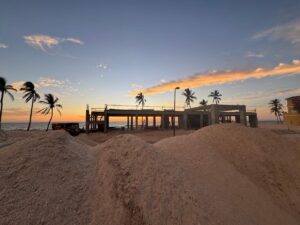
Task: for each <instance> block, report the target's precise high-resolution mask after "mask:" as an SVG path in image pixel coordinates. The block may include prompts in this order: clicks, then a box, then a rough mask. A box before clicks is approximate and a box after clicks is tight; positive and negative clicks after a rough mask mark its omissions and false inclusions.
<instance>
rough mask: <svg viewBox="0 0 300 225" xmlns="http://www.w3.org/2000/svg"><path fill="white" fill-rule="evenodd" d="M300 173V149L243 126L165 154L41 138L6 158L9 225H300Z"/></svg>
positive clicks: (194, 138)
mask: <svg viewBox="0 0 300 225" xmlns="http://www.w3.org/2000/svg"><path fill="white" fill-rule="evenodd" d="M83 140H84V141H83ZM299 169H300V145H299V140H298V142H297V140H290V139H288V138H285V137H284V136H279V135H277V134H275V133H272V132H270V131H268V130H264V129H251V128H245V127H242V126H238V125H217V126H210V127H207V128H203V129H201V130H199V131H196V132H194V133H192V134H190V135H186V136H180V137H175V138H168V139H164V140H162V141H160V142H157V143H155V144H149V143H146V142H145V141H143V140H142V139H140V138H138V137H136V136H133V135H119V136H117V137H114V138H112V139H110V140H108V141H106V142H104V143H103V144H99V145H96V144H95V143H94V142H86V138H84V139H80V138H76V139H75V138H73V137H70V136H68V135H67V134H66V133H63V132H50V133H48V134H45V133H44V134H36V135H33V137H27V138H23V139H22V141H18V142H17V143H15V144H11V145H8V146H5V147H3V148H0V172H1V173H0V174H1V175H0V201H1V204H0V224H95V225H96V224H105V225H113V224H126V225H129V224H136V225H138V224H139V225H140V224H161V225H167V224H170V225H171V224H172V225H174V224H212V225H213V224H228V225H231V224H243V225H247V224H264V225H268V224H270V225H276V224H278V225H279V224H285V225H292V224H295V225H296V224H299V221H300V175H299V171H300V170H299Z"/></svg>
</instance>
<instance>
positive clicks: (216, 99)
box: [208, 90, 222, 105]
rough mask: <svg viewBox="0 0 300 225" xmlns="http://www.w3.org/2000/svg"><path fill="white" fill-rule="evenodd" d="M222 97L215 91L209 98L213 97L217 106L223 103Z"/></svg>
mask: <svg viewBox="0 0 300 225" xmlns="http://www.w3.org/2000/svg"><path fill="white" fill-rule="evenodd" d="M221 96H222V95H221V94H220V92H219V91H218V90H214V91H212V92H210V94H209V96H208V97H212V98H213V102H215V103H216V105H218V104H219V102H220V101H221V98H220V97H221Z"/></svg>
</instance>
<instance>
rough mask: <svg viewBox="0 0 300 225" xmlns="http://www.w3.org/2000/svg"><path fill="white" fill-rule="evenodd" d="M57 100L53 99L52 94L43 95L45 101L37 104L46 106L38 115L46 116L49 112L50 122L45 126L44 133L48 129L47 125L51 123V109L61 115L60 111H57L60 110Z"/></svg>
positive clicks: (60, 106)
mask: <svg viewBox="0 0 300 225" xmlns="http://www.w3.org/2000/svg"><path fill="white" fill-rule="evenodd" d="M58 100H59V99H58V98H57V97H54V96H53V95H52V94H45V101H39V103H42V104H45V105H47V106H46V107H45V108H43V109H41V110H39V111H38V113H41V114H43V115H48V114H49V113H50V112H51V116H50V120H49V122H48V125H47V129H46V131H48V129H49V125H50V123H51V121H52V117H53V109H54V108H56V110H57V112H58V113H59V115H61V111H60V110H59V109H62V105H61V104H58V103H57V102H58Z"/></svg>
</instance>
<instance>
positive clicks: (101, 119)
mask: <svg viewBox="0 0 300 225" xmlns="http://www.w3.org/2000/svg"><path fill="white" fill-rule="evenodd" d="M112 117H123V118H126V119H127V124H126V125H125V126H124V129H129V130H133V129H137V128H139V127H140V125H141V124H140V118H141V117H142V118H144V120H143V122H142V123H143V128H145V129H147V128H161V129H168V128H171V127H173V124H175V126H176V128H180V129H198V128H201V127H205V126H208V125H212V124H218V123H231V122H235V123H240V124H243V125H245V126H250V127H257V114H256V111H255V110H254V111H247V110H246V106H245V105H216V104H215V105H207V106H199V107H194V108H189V109H184V110H181V111H179V110H176V111H174V110H171V109H161V110H155V109H137V108H135V109H134V107H132V109H130V108H127V109H120V108H117V109H116V108H114V107H105V108H104V109H97V108H94V109H93V108H92V109H91V111H90V109H89V107H87V110H86V131H87V132H90V131H103V132H107V131H108V130H109V128H110V126H109V121H110V118H112ZM126 119H125V120H126ZM150 120H151V124H150V123H149V121H150Z"/></svg>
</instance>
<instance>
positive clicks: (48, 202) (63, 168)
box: [0, 132, 94, 224]
mask: <svg viewBox="0 0 300 225" xmlns="http://www.w3.org/2000/svg"><path fill="white" fill-rule="evenodd" d="M20 133H23V134H22V135H21V134H20ZM13 135H16V136H15V137H10V138H17V136H18V135H19V136H20V135H21V136H23V135H24V132H15V133H13ZM93 164H94V159H93V157H91V155H90V154H89V152H88V151H87V148H86V147H85V146H83V145H80V144H79V143H78V142H75V141H74V140H73V139H72V137H70V136H69V135H68V134H67V133H65V132H50V133H48V134H46V133H45V132H39V135H37V134H36V133H34V132H30V134H27V138H23V140H19V141H18V142H15V143H12V144H10V145H7V146H5V147H3V148H1V149H0V202H1V204H0V224H88V221H89V218H90V209H89V206H88V204H87V198H88V194H89V188H90V185H89V182H90V178H91V175H92V173H93V171H92V170H91V169H92V168H93Z"/></svg>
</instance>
